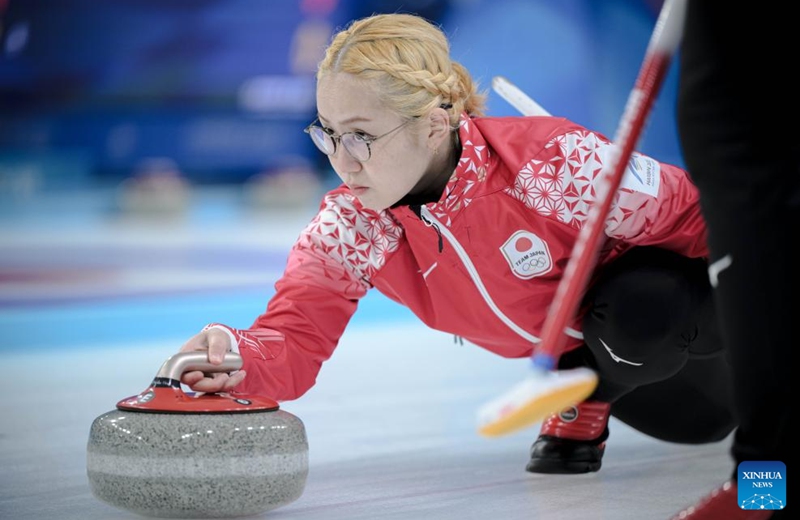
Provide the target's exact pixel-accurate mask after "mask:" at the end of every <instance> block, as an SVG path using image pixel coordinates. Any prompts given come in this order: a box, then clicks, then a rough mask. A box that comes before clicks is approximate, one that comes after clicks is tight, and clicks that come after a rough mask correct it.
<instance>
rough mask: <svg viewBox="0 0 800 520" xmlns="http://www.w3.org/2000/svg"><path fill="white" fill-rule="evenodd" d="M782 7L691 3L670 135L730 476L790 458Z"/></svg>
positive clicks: (792, 167)
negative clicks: (701, 282)
mask: <svg viewBox="0 0 800 520" xmlns="http://www.w3.org/2000/svg"><path fill="white" fill-rule="evenodd" d="M782 5H783V4H778V3H777V2H769V1H768V2H766V4H759V5H758V7H757V8H753V9H747V8H744V7H741V6H734V5H733V4H731V3H730V2H723V1H719V0H703V1H694V0H692V1H690V2H689V3H688V10H687V18H686V25H685V30H684V36H683V44H682V48H681V55H680V69H679V72H680V79H679V89H678V107H677V108H678V112H677V114H678V129H679V133H680V138H681V146H682V147H683V152H684V158H685V160H686V165H687V169H688V171H689V173H690V174H691V176H692V178H693V179H694V181H695V183H696V184H697V186H698V188H699V189H700V193H701V207H702V210H703V213H704V216H705V218H706V220H707V222H708V227H709V245H710V248H711V262H712V265H716V266H717V267H719V269H717V270H716V271H717V274H718V276H717V280H718V285H717V286H716V289H715V293H716V299H717V307H718V310H719V315H720V318H721V330H722V332H723V339H724V341H725V344H726V348H727V350H728V352H729V356H730V360H731V366H732V370H733V380H734V392H735V393H734V395H735V406H736V413H737V415H738V417H739V421H738V422H739V426H738V428H737V430H736V434H735V436H734V442H733V445H732V456H733V462H734V466H733V471H732V475H733V476H734V478H735V476H736V467H737V466H738V464H739V462H742V461H745V460H753V461H758V460H778V461H782V462H784V463H786V464H787V466H788V462H789V434H790V432H791V431H792V430H791V427H790V425H789V415H790V413H791V408H792V401H790V397H789V383H790V381H791V377H792V375H791V373H790V367H791V365H792V363H793V357H794V354H793V353H792V351H793V350H794V348H795V347H796V346H797V344H798V341H797V333H796V332H795V331H794V320H796V319H798V316H800V313H799V312H798V311H800V309H799V308H798V307H800V306H799V305H798V298H797V288H798V274H797V273H798V265H797V260H796V257H795V256H794V254H793V249H794V247H796V244H797V243H798V241H799V240H800V229H799V228H800V214H799V213H798V207H799V206H800V146H798V140H797V139H796V138H795V137H794V133H795V132H796V129H797V121H798V115H800V114H799V112H800V110H798V102H797V85H796V83H795V82H794V81H792V80H789V79H788V78H783V77H781V76H780V74H779V72H780V71H781V63H787V60H789V62H792V63H796V60H797V58H796V54H797V52H796V51H797V40H796V38H797V37H796V32H797V26H796V22H795V20H794V19H793V17H791V16H785V13H783V12H782V10H781V6H782ZM723 14H724V16H723ZM782 513H783V512H782ZM775 516H776V517H777V516H778V515H775Z"/></svg>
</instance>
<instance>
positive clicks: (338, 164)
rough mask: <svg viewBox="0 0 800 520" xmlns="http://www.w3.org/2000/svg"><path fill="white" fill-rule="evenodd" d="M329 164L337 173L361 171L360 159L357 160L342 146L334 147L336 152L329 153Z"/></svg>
mask: <svg viewBox="0 0 800 520" xmlns="http://www.w3.org/2000/svg"><path fill="white" fill-rule="evenodd" d="M328 159H330V161H331V166H333V169H334V170H336V172H337V173H340V174H341V173H356V172H359V171H361V161H357V160H356V159H354V158H353V156H352V155H350V153H349V152H348V151H347V150H345V149H344V147H343V146H339V147H337V148H336V153H334V154H333V155H329V156H328Z"/></svg>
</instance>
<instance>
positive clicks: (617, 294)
mask: <svg viewBox="0 0 800 520" xmlns="http://www.w3.org/2000/svg"><path fill="white" fill-rule="evenodd" d="M584 305H585V306H586V307H587V308H588V311H587V313H586V315H585V317H584V320H583V334H584V340H585V342H586V346H585V347H582V348H579V349H577V350H574V351H571V352H567V353H565V354H564V355H563V356H562V357H561V359H560V361H559V367H560V368H572V367H575V366H587V365H588V366H590V367H592V368H593V369H594V370H596V371H597V373H598V375H599V377H600V383H599V385H598V387H597V389H596V390H595V392H594V394H593V395H592V396H591V397H590V399H594V400H599V401H604V402H610V403H612V406H611V414H612V415H613V416H614V417H616V418H617V419H619V420H621V421H622V422H625V423H626V424H628V425H630V426H632V427H633V428H635V429H637V430H639V431H641V432H643V433H645V434H647V435H650V436H652V437H655V438H657V439H661V440H664V441H669V442H679V443H690V444H698V443H705V442H713V441H718V440H721V439H724V438H725V437H726V436H727V435H728V434H729V433H730V432H731V431H732V430H733V428H734V427H735V419H734V416H733V414H732V411H731V410H732V404H731V391H732V386H731V380H730V367H729V365H728V362H727V360H726V357H725V355H724V350H723V348H722V341H721V339H720V336H719V333H718V326H717V318H716V314H715V310H714V301H713V298H712V291H711V287H710V285H709V281H708V276H707V262H706V260H704V259H690V258H686V257H683V256H681V255H678V254H676V253H673V252H671V251H667V250H663V249H658V248H650V247H639V248H634V249H632V250H630V251H628V252H627V253H625V254H624V255H623V256H622V257H621V258H619V259H618V260H617V261H616V262H615V263H614V264H612V265H611V266H610V267H609V268H607V269H606V271H605V272H603V274H602V275H601V276H600V277H599V278H598V280H597V281H596V282H595V283H594V284H593V285H592V287H591V288H590V289H589V291H588V292H587V294H586V297H585V299H584Z"/></svg>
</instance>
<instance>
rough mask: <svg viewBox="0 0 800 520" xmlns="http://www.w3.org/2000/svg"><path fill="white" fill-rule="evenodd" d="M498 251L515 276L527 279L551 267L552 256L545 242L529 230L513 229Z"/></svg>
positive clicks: (541, 273) (539, 274) (543, 272)
mask: <svg viewBox="0 0 800 520" xmlns="http://www.w3.org/2000/svg"><path fill="white" fill-rule="evenodd" d="M500 251H501V252H502V253H503V256H504V257H505V259H506V262H508V265H509V266H510V267H511V272H512V273H514V276H516V277H517V278H522V279H523V280H529V279H531V278H533V277H536V276H541V275H543V274H545V273H547V272H549V271H550V269H552V268H553V258H552V257H551V256H550V248H548V247H547V243H546V242H545V241H544V240H542V239H541V238H539V237H538V236H536V235H535V234H533V233H531V232H530V231H525V230H519V231H515V232H514V233H512V234H511V236H510V237H508V240H506V241H505V243H504V244H503V245H502V246H501V247H500Z"/></svg>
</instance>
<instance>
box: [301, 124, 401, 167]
mask: <svg viewBox="0 0 800 520" xmlns="http://www.w3.org/2000/svg"><path fill="white" fill-rule="evenodd" d="M411 121H414V119H409V120H407V121H405V122H404V123H403V124H401V125H400V126H397V127H395V128H392V129H391V130H389V131H388V132H386V133H385V134H381V135H379V136H377V137H373V136H371V135H369V134H365V133H364V132H345V133H343V134H340V135H337V134H335V133H333V132H332V131H331V130H330V129H329V128H325V127H322V126H320V125H318V124H316V123H317V122H319V118H317V119H315V120H314V121H312V123H311V124H310V125H308V126H307V127H306V128H305V130H303V131H304V132H305V133H307V134H308V135H310V136H311V140H312V141H314V144H315V145H317V148H319V151H320V152H322V153H324V154H325V155H333V154H335V153H336V143H341V145H342V147H344V149H345V150H347V153H349V154H350V156H351V157H352V158H353V159H355V160H356V161H359V162H366V161H368V160H369V158H370V157H372V149H371V148H370V145H371V144H372V143H374V142H375V141H377V140H378V139H382V138H384V137H386V136H387V135H389V134H392V133H394V132H396V131H398V130H400V129H401V128H403V127H404V126H406V125H407V124H408V123H410V122H411Z"/></svg>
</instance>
